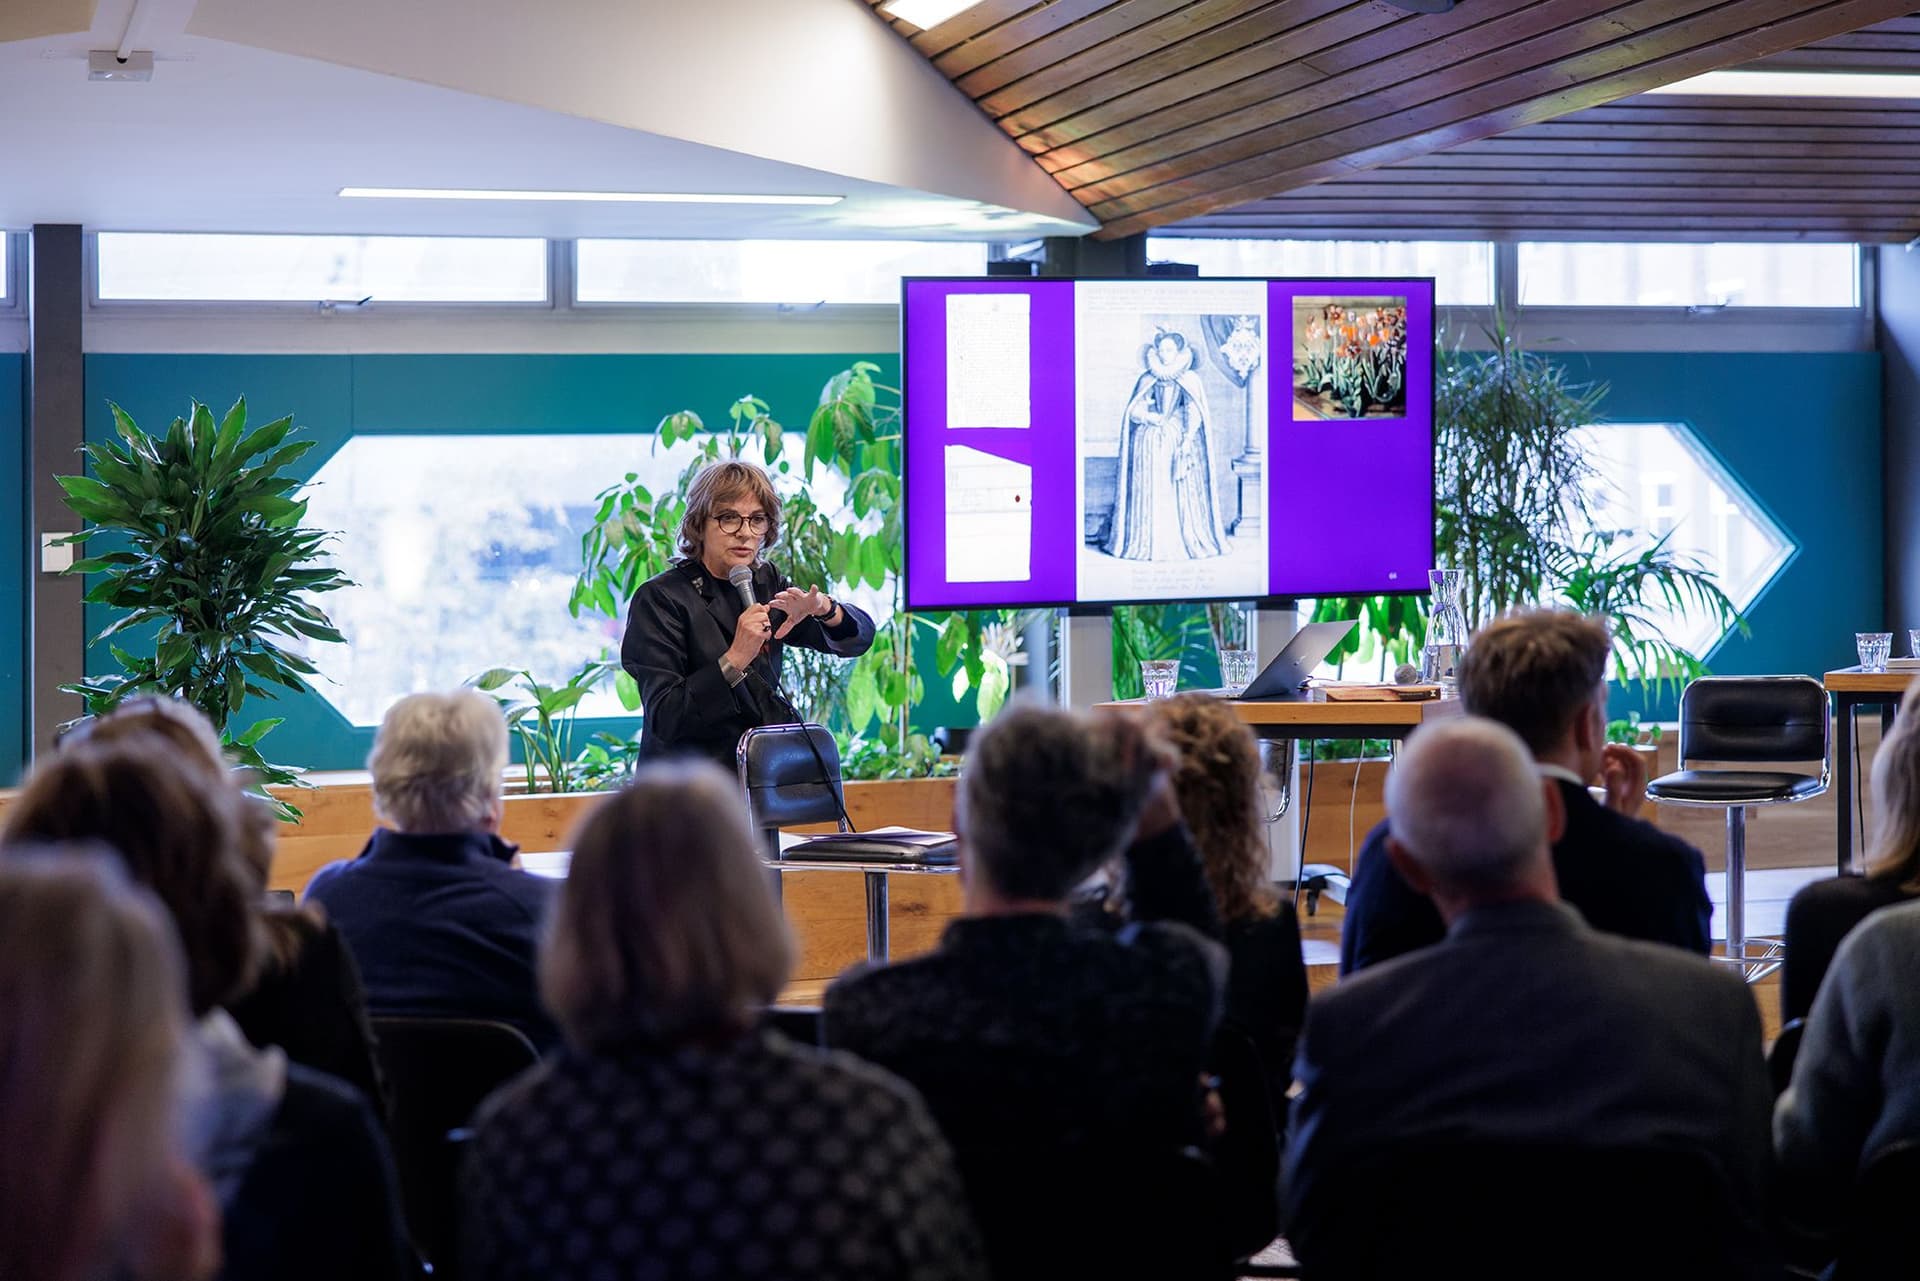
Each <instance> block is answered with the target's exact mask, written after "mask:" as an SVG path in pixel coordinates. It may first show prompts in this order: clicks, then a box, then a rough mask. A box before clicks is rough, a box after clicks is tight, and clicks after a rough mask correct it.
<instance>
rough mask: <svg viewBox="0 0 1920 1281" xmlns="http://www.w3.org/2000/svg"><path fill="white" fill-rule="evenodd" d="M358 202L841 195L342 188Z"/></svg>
mask: <svg viewBox="0 0 1920 1281" xmlns="http://www.w3.org/2000/svg"><path fill="white" fill-rule="evenodd" d="M340 194H341V195H343V196H346V197H348V198H349V199H361V200H560V201H576V202H586V203H590V204H614V205H837V204H839V203H840V202H841V201H842V200H845V199H846V197H845V196H776V195H753V194H748V193H744V192H728V193H714V192H692V191H492V190H481V189H476V188H463V187H342V188H340Z"/></svg>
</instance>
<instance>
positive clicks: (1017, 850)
mask: <svg viewBox="0 0 1920 1281" xmlns="http://www.w3.org/2000/svg"><path fill="white" fill-rule="evenodd" d="M1164 752H1165V749H1164V748H1162V747H1160V746H1159V745H1158V744H1157V742H1156V741H1155V740H1154V739H1153V737H1152V735H1151V734H1150V731H1149V730H1148V728H1147V726H1146V724H1145V723H1144V721H1143V720H1142V719H1140V718H1138V717H1132V716H1121V715H1118V714H1116V713H1112V712H1078V711H1068V710H1066V709H1063V708H1057V707H1047V706H1042V705H1040V704H1036V703H1020V704H1016V705H1013V706H1010V707H1008V708H1006V709H1005V710H1003V711H1002V712H1001V713H1000V715H998V716H996V717H995V718H994V719H993V722H992V723H991V724H989V725H988V726H987V727H986V728H985V729H983V730H981V731H980V732H979V733H977V734H975V735H974V736H973V738H972V740H971V741H970V742H969V744H968V747H967V759H966V764H965V765H964V766H963V767H962V769H961V775H960V788H959V793H958V796H957V798H956V810H955V816H954V817H955V823H956V824H957V826H958V827H959V829H960V832H961V834H962V836H963V838H964V842H965V849H966V856H967V864H968V867H967V871H968V874H969V875H970V876H980V877H984V878H985V880H986V881H987V883H988V884H990V885H992V886H993V888H994V889H995V890H997V891H999V893H1001V894H1002V895H1004V896H1006V897H1009V898H1016V899H1033V900H1042V901H1048V902H1061V901H1064V900H1065V899H1066V897H1067V895H1068V894H1069V893H1070V892H1071V891H1072V890H1073V887H1074V886H1076V885H1078V884H1079V883H1080V882H1082V881H1084V880H1086V879H1087V878H1088V877H1089V876H1091V875H1093V873H1094V872H1095V871H1097V870H1098V869H1099V867H1100V865H1101V864H1103V863H1105V862H1106V861H1107V860H1108V859H1109V858H1111V857H1113V856H1114V855H1115V854H1118V853H1119V852H1120V851H1121V849H1122V848H1123V847H1124V846H1125V845H1126V843H1127V841H1128V840H1129V839H1130V838H1131V837H1132V835H1133V829H1134V826H1135V824H1136V823H1137V822H1138V821H1139V818H1140V811H1141V809H1142V807H1143V806H1144V805H1145V804H1146V799H1147V790H1148V785H1149V784H1151V783H1152V781H1153V777H1154V775H1155V774H1156V773H1158V772H1159V771H1160V770H1161V769H1162V768H1164V767H1165V764H1166V761H1165V755H1164Z"/></svg>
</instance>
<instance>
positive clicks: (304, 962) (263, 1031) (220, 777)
mask: <svg viewBox="0 0 1920 1281" xmlns="http://www.w3.org/2000/svg"><path fill="white" fill-rule="evenodd" d="M136 734H153V735H158V736H159V737H160V738H162V739H164V740H166V742H167V743H168V744H169V745H170V746H171V748H172V750H173V752H174V755H175V759H176V760H177V761H179V763H180V764H182V765H184V766H186V767H188V768H190V769H193V770H195V771H197V772H199V773H200V774H201V775H202V776H203V777H204V778H205V779H206V780H207V782H208V784H209V785H210V786H214V787H220V788H224V789H227V790H229V791H231V792H232V793H233V795H234V797H235V804H236V805H237V806H238V807H239V811H240V820H241V821H240V833H239V835H240V841H239V848H240V852H241V854H242V855H243V863H242V866H243V867H244V868H245V870H246V871H247V872H248V873H249V876H248V883H249V888H250V889H251V891H252V894H253V899H254V903H255V908H254V911H255V914H256V915H257V917H258V918H259V922H260V925H261V927H262V929H261V933H262V937H263V939H264V942H265V946H264V948H263V949H262V952H261V964H260V968H259V971H258V972H257V973H256V974H255V976H254V979H253V982H252V984H251V985H250V986H249V987H248V989H247V990H246V991H245V992H243V993H242V994H241V995H239V996H238V997H235V998H234V999H233V1000H230V1001H228V1002H227V1012H228V1013H229V1014H231V1015H233V1018H234V1021H235V1022H236V1023H238V1024H239V1025H240V1030H241V1031H242V1032H244V1033H245V1034H246V1037H247V1039H248V1040H249V1041H251V1042H252V1043H253V1044H255V1045H258V1046H263V1047H264V1046H269V1045H274V1046H278V1047H280V1048H281V1049H282V1050H284V1051H286V1054H287V1057H288V1058H289V1059H291V1060H293V1061H294V1062H295V1063H299V1064H301V1065H303V1066H305V1067H310V1068H312V1069H314V1070H315V1071H317V1072H325V1073H327V1074H328V1075H329V1076H332V1077H336V1078H338V1079H339V1080H342V1081H345V1082H346V1083H347V1084H348V1085H351V1086H353V1087H354V1088H356V1089H358V1090H359V1091H360V1092H361V1094H362V1095H364V1096H365V1097H366V1099H367V1101H368V1102H369V1103H371V1104H373V1107H374V1111H375V1113H376V1114H378V1115H380V1116H382V1117H384V1116H385V1115H386V1101H385V1098H384V1093H385V1091H384V1089H383V1088H382V1085H381V1080H380V1068H379V1061H378V1059H377V1058H376V1057H375V1054H374V1048H373V1030H372V1028H371V1026H370V1025H369V1024H368V1022H367V994H366V989H365V988H364V987H363V986H362V985H361V982H360V970H359V967H358V966H356V965H355V964H354V963H353V956H352V954H351V953H349V952H348V951H347V948H346V944H345V943H344V942H343V941H342V939H341V937H340V931H339V930H338V929H336V928H335V927H334V926H333V925H332V924H331V923H330V922H329V921H328V920H327V919H326V916H325V915H324V914H323V913H322V912H320V911H319V909H318V908H314V907H308V908H273V907H269V906H267V904H266V892H267V883H268V881H269V879H270V878H271V876H272V873H273V850H274V842H275V839H276V836H277V833H276V831H275V829H276V828H277V827H278V826H279V821H278V820H277V819H276V818H275V817H274V814H273V811H272V809H271V808H270V807H269V806H268V804H267V802H266V801H265V800H263V799H261V798H260V797H258V796H253V795H249V794H248V793H247V792H246V791H245V790H244V788H243V787H242V785H241V778H240V776H239V775H238V774H236V773H235V772H234V771H233V769H232V768H230V767H229V765H228V762H227V758H226V754H225V753H224V752H223V751H222V749H221V746H220V738H219V735H218V734H217V733H215V731H214V728H213V725H212V724H211V723H210V722H209V721H208V720H207V718H206V716H205V714H204V713H202V712H201V711H200V709H199V708H197V707H195V706H194V705H193V704H191V703H189V702H186V701H185V700H184V699H178V698H159V697H153V696H143V697H139V698H132V699H128V700H127V701H126V702H124V703H121V704H120V705H119V706H118V707H116V708H114V709H113V710H112V711H111V712H108V713H107V714H106V715H104V716H99V717H95V718H93V719H91V720H85V721H82V722H80V724H79V725H78V726H76V727H75V730H74V732H73V733H72V734H70V735H68V736H67V737H66V738H64V739H62V740H61V742H62V744H63V745H64V746H72V745H74V744H76V743H82V742H117V741H119V740H121V739H123V738H125V737H127V736H128V735H136Z"/></svg>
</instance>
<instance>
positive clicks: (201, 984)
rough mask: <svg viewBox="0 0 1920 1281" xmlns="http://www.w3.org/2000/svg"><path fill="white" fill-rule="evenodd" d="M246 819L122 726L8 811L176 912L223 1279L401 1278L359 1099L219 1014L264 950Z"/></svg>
mask: <svg viewBox="0 0 1920 1281" xmlns="http://www.w3.org/2000/svg"><path fill="white" fill-rule="evenodd" d="M241 821H242V820H241V818H240V815H239V812H238V809H237V806H236V802H235V797H234V795H233V793H232V792H231V791H230V790H228V789H225V788H220V787H212V786H208V785H207V783H206V780H205V779H204V778H203V777H201V776H200V775H198V774H196V773H195V772H194V771H193V770H192V769H191V768H190V767H188V766H186V765H183V764H182V763H180V761H179V760H178V758H177V754H176V753H175V752H173V750H172V749H171V745H170V743H169V741H168V740H166V739H163V738H160V737H158V736H156V735H151V734H148V735H140V734H128V735H126V736H125V737H124V738H120V739H118V740H117V741H111V742H101V743H82V744H80V745H78V746H75V747H70V748H64V749H63V750H61V751H60V752H58V753H56V754H55V755H53V756H51V757H49V758H46V759H44V760H43V761H41V762H40V763H39V764H38V765H37V766H36V767H35V768H34V770H33V772H32V774H31V775H29V777H28V780H27V784H26V787H25V788H24V789H23V790H22V792H21V794H20V796H19V798H18V799H17V800H16V801H15V802H14V803H13V805H12V807H11V808H10V809H9V810H8V811H7V817H6V844H8V845H14V844H19V843H35V842H39V843H59V842H98V843H99V844H102V845H105V846H107V847H108V848H110V849H112V850H113V851H114V852H115V853H116V854H118V855H119V857H120V860H121V862H122V863H123V864H124V865H125V867H126V868H127V870H128V871H129V872H130V873H131V874H132V876H133V878H134V879H135V880H136V881H138V882H140V883H141V884H143V885H145V886H147V887H148V888H150V889H151V890H152V891H153V892H154V894H155V895H156V896H157V897H158V898H159V900H160V901H161V903H162V904H164V905H165V906H166V908H167V911H168V913H169V915H171V916H172V918H173V925H174V929H175V931H176V933H177V935H178V937H179V941H180V945H181V948H182V950H183V952H184V953H185V956H186V969H187V991H188V996H189V1003H190V1006H191V1008H192V1011H193V1014H194V1017H195V1018H196V1019H197V1020H198V1022H197V1023H196V1025H195V1028H194V1040H195V1042H196V1044H197V1046H198V1049H199V1052H200V1055H201V1057H202V1059H203V1060H204V1062H205V1063H206V1065H207V1067H208V1071H209V1082H208V1088H207V1092H206V1094H205V1096H204V1097H203V1098H201V1099H199V1100H198V1101H197V1103H196V1105H195V1106H194V1108H193V1109H192V1110H191V1112H190V1121H191V1125H192V1130H191V1140H190V1141H191V1143H192V1150H193V1152H194V1154H195V1160H196V1164H198V1166H199V1167H200V1169H201V1170H202V1172H203V1173H205V1174H206V1176H207V1177H208V1179H209V1180H210V1181H211V1183H212V1185H213V1189H214V1192H215V1194H216V1195H217V1196H218V1197H219V1200H220V1202H221V1205H222V1207H223V1209H224V1210H225V1212H226V1213H225V1222H224V1228H223V1253H224V1256H225V1260H226V1263H225V1269H224V1271H223V1274H222V1275H223V1276H224V1277H227V1278H230V1279H232V1281H250V1279H251V1278H256V1277H257V1278H273V1279H274V1281H289V1279H296V1278H313V1279H314V1281H321V1279H322V1278H336V1277H342V1276H356V1277H367V1278H376V1279H377V1278H382V1277H400V1276H403V1275H406V1274H407V1272H408V1271H409V1269H410V1268H411V1260H410V1257H409V1254H408V1250H407V1246H406V1239H405V1233H404V1230H403V1229H402V1228H401V1225H400V1212H399V1205H398V1200H397V1193H396V1191H395V1187H394V1174H393V1168H392V1162H391V1159H390V1158H389V1156H388V1153H387V1147H386V1140H385V1138H384V1137H383V1136H382V1134H381V1132H380V1128H379V1124H378V1122H377V1121H376V1120H375V1118H374V1115H373V1112H372V1110H371V1109H370V1108H369V1107H368V1105H367V1102H366V1100H365V1099H364V1098H363V1097H362V1096H361V1095H360V1094H359V1093H358V1092H357V1091H355V1090H353V1089H352V1088H350V1087H348V1086H346V1085H344V1084H342V1083H341V1082H339V1081H336V1080H334V1079H333V1078H332V1077H329V1076H326V1075H324V1074H323V1073H319V1072H313V1071H310V1070H308V1069H306V1068H302V1067H300V1066H298V1065H295V1064H289V1063H288V1062H287V1061H286V1056H285V1055H284V1053H282V1052H281V1051H280V1050H278V1049H265V1050H261V1049H256V1048H254V1047H253V1046H252V1045H250V1044H249V1043H248V1042H247V1039H246V1037H245V1036H243V1035H242V1034H241V1032H240V1029H239V1027H238V1025H236V1024H235V1023H234V1021H233V1019H232V1018H231V1017H230V1016H229V1015H228V1014H227V1013H226V1012H225V1011H224V1010H223V1009H222V1008H220V1007H221V1006H222V1004H223V1003H224V1002H226V1001H228V1000H231V999H233V997H234V996H235V995H236V994H238V993H240V992H242V991H244V990H245V989H246V987H247V985H248V983H249V982H250V981H251V979H252V977H253V974H254V973H255V971H256V968H257V965H258V959H259V946H260V939H259V932H260V926H259V921H258V918H257V917H256V915H255V913H254V910H253V908H254V904H253V900H254V892H253V885H252V881H251V877H250V873H249V872H248V871H247V870H246V868H245V866H244V865H243V855H242V854H241V853H240V851H239V842H240V836H239V833H240V828H241Z"/></svg>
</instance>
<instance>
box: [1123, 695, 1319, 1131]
mask: <svg viewBox="0 0 1920 1281" xmlns="http://www.w3.org/2000/svg"><path fill="white" fill-rule="evenodd" d="M1149 707H1150V708H1151V710H1152V712H1153V716H1154V719H1155V721H1156V722H1157V724H1158V728H1159V732H1160V735H1161V737H1162V738H1163V739H1165V740H1166V741H1167V742H1168V743H1169V744H1170V745H1171V746H1172V747H1173V748H1174V750H1175V752H1176V753H1177V755H1178V764H1177V766H1176V767H1175V769H1174V772H1173V788H1174V793H1175V795H1176V796H1177V797H1178V798H1179V803H1180V814H1181V817H1182V818H1183V819H1185V821H1186V825H1187V829H1188V830H1189V831H1191V832H1192V833H1193V842H1194V844H1195V846H1196V847H1198V849H1199V851H1200V858H1201V864H1202V866H1203V868H1204V869H1205V872H1206V880H1207V885H1208V886H1209V887H1210V888H1211V889H1212V891H1213V899H1214V902H1215V903H1217V904H1218V905H1219V912H1220V916H1221V918H1222V920H1223V922H1224V928H1225V942H1226V945H1227V954H1228V956H1229V957H1230V958H1231V960H1232V964H1231V965H1230V967H1229V968H1228V971H1227V1003H1226V1021H1227V1022H1228V1023H1229V1024H1231V1025H1233V1026H1235V1027H1237V1028H1239V1029H1240V1030H1242V1031H1244V1032H1245V1033H1246V1034H1247V1035H1248V1036H1250V1037H1252V1039H1253V1043H1254V1048H1255V1049H1257V1050H1258V1051H1259V1052H1260V1057H1261V1061H1262V1064H1263V1066H1264V1067H1265V1068H1266V1069H1267V1073H1268V1080H1269V1087H1270V1094H1271V1097H1272V1100H1273V1104H1274V1107H1275V1108H1276V1109H1277V1110H1278V1115H1280V1116H1284V1115H1285V1109H1286V1095H1287V1090H1288V1088H1289V1087H1290V1086H1291V1084H1292V1081H1293V1044H1294V1040H1295V1038H1297V1037H1298V1036H1299V1034H1300V1022H1301V1020H1302V1019H1303V1018H1305V1017H1306V1012H1307V967H1306V964H1305V962H1304V961H1303V960H1302V957H1301V952H1300V923H1299V920H1298V918H1297V917H1296V916H1295V915H1294V910H1293V903H1292V902H1291V901H1290V900H1288V899H1286V898H1284V897H1282V896H1281V895H1279V894H1277V893H1275V892H1274V888H1273V880H1272V870H1271V862H1272V852H1271V849H1270V847H1269V845H1268V840H1267V830H1268V824H1267V818H1266V810H1265V804H1264V801H1263V799H1262V797H1261V793H1260V787H1261V771H1260V752H1259V744H1258V743H1257V742H1255V740H1254V737H1253V733H1252V731H1251V730H1249V729H1248V728H1247V726H1246V724H1245V722H1243V721H1242V720H1240V718H1239V717H1237V716H1235V715H1234V714H1233V709H1232V708H1230V707H1229V706H1228V705H1227V704H1225V703H1223V702H1221V701H1220V700H1219V699H1217V698H1214V697H1211V696H1210V695H1206V694H1178V695H1175V696H1174V697H1172V698H1167V699H1161V700H1160V701H1158V702H1155V703H1152V704H1149ZM1229 1119H1230V1120H1231V1118H1229Z"/></svg>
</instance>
